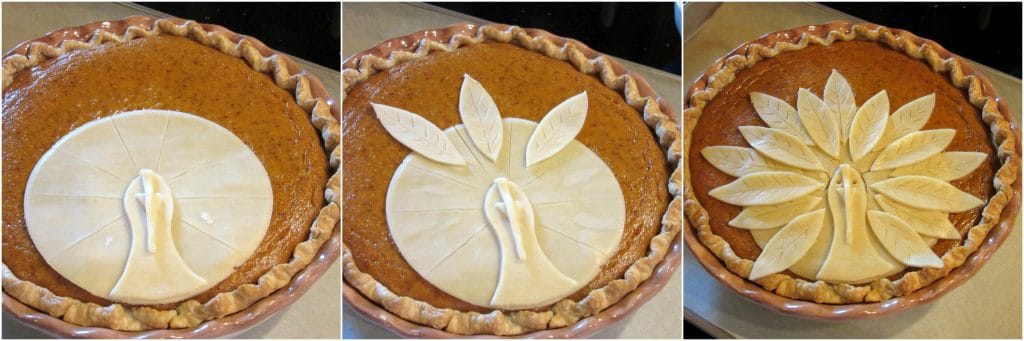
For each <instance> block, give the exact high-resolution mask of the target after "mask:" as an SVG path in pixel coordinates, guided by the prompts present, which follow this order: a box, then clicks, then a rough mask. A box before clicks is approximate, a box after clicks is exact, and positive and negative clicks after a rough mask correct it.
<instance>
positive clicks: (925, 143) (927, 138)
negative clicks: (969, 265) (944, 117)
mask: <svg viewBox="0 0 1024 341" xmlns="http://www.w3.org/2000/svg"><path fill="white" fill-rule="evenodd" d="M954 135H956V130H953V129H935V130H925V131H915V132H913V133H910V134H907V136H904V137H902V138H900V139H899V140H896V141H895V142H893V143H892V144H890V145H889V146H888V147H885V149H883V150H882V152H881V153H879V154H878V157H876V158H875V162H874V163H873V164H871V170H873V171H878V170H886V169H893V168H898V167H903V166H906V165H910V164H913V163H917V162H919V161H921V160H924V159H927V158H929V157H932V156H933V155H935V154H938V153H941V152H942V150H944V149H946V146H949V143H950V142H952V141H953V136H954Z"/></svg>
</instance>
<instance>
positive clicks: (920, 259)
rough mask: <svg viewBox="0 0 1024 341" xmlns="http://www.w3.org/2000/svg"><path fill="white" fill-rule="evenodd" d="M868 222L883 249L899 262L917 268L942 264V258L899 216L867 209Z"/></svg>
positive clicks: (939, 266)
mask: <svg viewBox="0 0 1024 341" xmlns="http://www.w3.org/2000/svg"><path fill="white" fill-rule="evenodd" d="M868 224H869V225H871V231H874V232H875V236H876V237H878V241H879V242H881V243H882V246H883V247H885V250H886V251H889V254H890V255H892V256H893V258H896V260H898V261H899V262H900V263H903V264H905V265H907V266H916V267H919V268H923V267H930V268H941V267H942V266H943V264H942V259H939V257H938V256H936V255H935V253H934V252H932V249H931V248H930V247H928V244H925V242H924V240H923V239H921V236H919V235H918V234H917V232H915V231H914V230H913V229H912V228H911V227H910V225H907V223H905V222H903V220H901V219H900V218H899V217H896V216H895V215H892V214H889V213H885V212H882V211H868Z"/></svg>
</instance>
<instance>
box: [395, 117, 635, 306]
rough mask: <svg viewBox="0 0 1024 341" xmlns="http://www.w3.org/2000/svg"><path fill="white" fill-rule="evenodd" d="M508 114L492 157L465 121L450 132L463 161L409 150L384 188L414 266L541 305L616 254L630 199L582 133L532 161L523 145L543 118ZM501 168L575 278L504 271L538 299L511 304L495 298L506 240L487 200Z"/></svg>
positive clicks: (398, 241)
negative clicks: (558, 280)
mask: <svg viewBox="0 0 1024 341" xmlns="http://www.w3.org/2000/svg"><path fill="white" fill-rule="evenodd" d="M503 123H504V134H503V138H504V143H503V144H502V149H501V153H500V154H498V157H497V159H496V160H495V161H493V162H492V161H491V160H490V159H489V158H488V157H487V156H485V155H484V154H483V153H481V152H480V151H479V150H478V149H477V148H476V147H474V145H473V144H472V142H470V141H471V140H470V136H469V134H468V132H467V131H466V128H465V127H464V126H463V125H461V124H460V125H456V126H454V127H451V128H448V129H446V130H445V131H444V133H445V135H446V137H447V138H448V139H449V140H450V141H451V142H452V144H453V145H454V146H455V149H456V150H457V151H458V152H459V154H460V155H461V156H462V158H463V159H464V160H466V165H465V166H453V165H446V164H441V163H438V162H435V161H431V160H429V159H427V158H425V157H423V156H421V155H419V154H417V153H410V154H409V156H407V157H406V158H405V160H403V162H402V164H401V165H400V166H399V167H398V169H397V170H396V171H395V174H394V176H393V177H392V179H391V184H390V186H389V188H388V193H387V199H386V201H387V202H386V214H387V220H388V226H389V229H390V232H391V237H392V239H393V240H394V241H395V245H396V246H397V247H398V250H399V252H400V253H401V254H402V256H403V257H404V258H405V260H406V261H407V262H408V263H409V264H410V265H411V266H412V268H413V269H414V270H416V272H417V273H419V274H420V276H423V278H424V279H426V280H427V281H428V282H430V283H431V284H433V285H434V286H436V287H438V288H439V289H441V290H443V291H445V292H447V293H448V294H451V295H452V296H455V297H456V298H458V299H461V300H463V301H466V302H469V303H471V304H474V305H477V306H481V307H489V308H495V309H525V308H530V307H537V306H543V305H546V304H551V303H554V302H556V301H558V300H560V299H562V298H564V297H565V296H568V295H570V294H572V293H573V292H575V291H577V290H579V289H580V288H582V287H583V286H584V285H586V284H587V283H589V282H590V281H591V280H592V279H593V278H594V277H595V276H597V273H598V272H599V271H600V270H601V267H602V266H604V264H605V263H606V262H607V261H608V259H609V258H611V256H612V255H614V254H615V252H616V251H617V250H618V247H619V241H620V240H621V238H622V233H623V227H624V224H625V216H626V212H625V210H626V209H625V201H624V199H623V195H622V189H621V188H620V187H619V183H618V181H617V180H616V179H615V175H614V174H613V173H612V171H611V169H610V168H608V166H607V165H605V163H604V161H602V160H601V158H600V157H598V156H597V154H595V153H594V152H593V151H591V150H590V149H588V148H587V147H586V146H585V145H583V144H582V143H580V142H579V141H575V140H574V141H572V142H571V143H569V144H568V145H567V146H566V147H565V148H564V149H563V150H562V151H560V152H559V153H558V154H556V155H554V156H553V157H551V158H550V159H547V160H544V161H542V162H540V163H538V164H536V165H533V166H531V167H526V156H525V154H526V145H527V142H528V140H529V138H530V135H531V134H532V133H533V131H534V129H535V128H536V127H537V123H534V122H531V121H527V120H522V119H515V118H507V119H504V120H503ZM499 177H503V178H506V179H509V180H510V181H512V182H514V183H515V184H517V185H519V186H520V187H521V188H522V190H523V191H524V192H525V193H526V195H527V197H528V198H529V200H530V202H531V203H532V207H533V210H534V214H535V216H536V220H535V224H536V226H535V230H536V235H537V243H538V244H540V245H539V246H540V250H542V251H543V252H544V255H545V256H546V257H547V258H548V259H549V260H550V261H551V263H552V264H553V265H554V266H555V268H557V269H558V270H559V271H560V272H561V273H562V274H564V275H565V276H567V277H569V278H571V279H572V280H574V281H575V286H573V287H562V288H558V289H550V288H547V289H545V288H535V289H534V288H531V285H534V284H536V283H533V282H532V281H529V280H528V279H526V278H523V279H519V280H516V279H512V278H509V279H503V281H508V284H509V285H515V286H518V287H519V288H518V289H519V290H532V291H531V296H532V297H531V299H532V301H530V302H518V304H517V306H515V307H506V306H498V305H493V304H491V299H492V298H493V297H494V296H495V295H494V294H495V290H497V288H498V282H499V273H500V267H501V254H502V251H501V250H502V248H503V246H502V245H501V241H499V239H498V237H497V236H496V233H495V231H494V230H492V227H491V226H490V224H489V223H488V222H487V219H486V218H485V215H484V207H483V206H484V201H485V198H484V197H485V195H486V193H487V191H488V189H489V188H490V187H491V185H492V184H493V183H494V180H495V179H496V178H499ZM508 242H511V240H509V241H508ZM508 246H510V245H507V246H506V247H508Z"/></svg>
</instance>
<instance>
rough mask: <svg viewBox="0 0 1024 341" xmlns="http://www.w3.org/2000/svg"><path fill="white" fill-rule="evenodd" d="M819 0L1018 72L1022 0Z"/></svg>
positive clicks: (966, 56)
mask: <svg viewBox="0 0 1024 341" xmlns="http://www.w3.org/2000/svg"><path fill="white" fill-rule="evenodd" d="M822 5H825V6H828V7H831V8H834V9H836V10H839V11H842V12H845V13H847V14H850V15H852V16H855V17H858V18H861V19H864V20H866V21H869V22H873V23H876V24H879V25H883V26H888V27H892V28H901V29H904V30H907V31H910V32H913V33H914V34H916V35H918V36H920V37H924V38H927V39H931V40H934V41H936V42H938V43H939V45H942V47H945V48H946V49H947V50H949V51H950V52H953V53H955V54H958V55H960V56H962V57H965V58H968V59H971V60H973V61H976V62H978V63H981V64H985V65H987V66H990V67H992V68H995V69H997V70H999V71H1002V72H1006V73H1008V74H1011V75H1014V76H1015V77H1017V78H1020V77H1021V44H1020V42H1021V34H1020V31H1021V3H1020V2H1014V3H941V4H939V3H885V4H882V3H870V4H869V3H842V2H826V3H822Z"/></svg>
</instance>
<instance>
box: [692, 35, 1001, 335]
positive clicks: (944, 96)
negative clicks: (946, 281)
mask: <svg viewBox="0 0 1024 341" xmlns="http://www.w3.org/2000/svg"><path fill="white" fill-rule="evenodd" d="M688 97H689V98H688V106H687V107H686V109H685V110H684V121H685V124H684V126H685V128H684V131H685V139H684V143H683V144H684V146H683V147H684V149H685V150H686V153H687V154H686V155H687V156H688V157H686V158H685V162H684V163H685V168H686V171H685V173H686V176H685V197H686V205H685V211H686V212H685V213H686V216H687V218H688V220H689V222H690V224H691V225H690V226H691V228H692V232H693V233H694V234H695V235H696V237H697V239H698V240H699V241H700V243H701V244H702V245H700V247H702V248H706V249H707V250H709V251H710V252H711V253H713V254H714V255H715V256H716V257H717V258H718V259H719V261H720V262H721V263H720V264H722V265H721V267H724V268H725V269H727V270H728V271H729V272H732V273H733V274H735V275H737V276H739V277H741V278H743V279H745V280H746V281H750V282H754V283H756V284H757V285H758V286H760V287H761V288H763V289H764V290H767V291H769V292H773V293H774V294H775V295H779V296H782V297H785V298H789V299H794V300H802V301H810V302H815V303H824V304H859V303H873V302H881V301H886V300H889V299H891V298H895V297H902V296H907V295H910V294H911V293H914V292H915V291H918V290H920V289H922V288H924V287H926V286H928V285H929V284H931V283H933V282H935V281H937V280H939V279H941V278H943V277H945V276H947V275H949V274H950V273H951V272H952V271H954V270H955V269H957V268H958V267H960V266H961V265H963V264H964V263H965V261H966V260H967V259H968V258H969V257H971V256H972V254H974V253H975V252H976V251H977V250H978V248H979V246H981V245H982V244H983V243H984V241H985V240H986V238H988V235H989V232H990V231H991V230H993V229H994V228H995V227H996V226H997V225H998V224H1000V220H1001V219H1003V218H1002V217H1001V214H1002V212H1003V210H1004V207H1007V205H1013V204H1014V202H1018V203H1019V199H1014V190H1013V184H1014V181H1016V180H1017V179H1018V178H1019V177H1020V152H1019V150H1017V148H1019V147H1016V146H1015V143H1016V142H1015V136H1014V132H1013V131H1011V127H1010V124H1009V122H1008V117H1009V116H1008V115H1009V113H1007V112H1006V109H1005V107H1004V108H1000V104H999V100H998V97H996V95H995V93H994V90H993V88H992V85H991V84H990V83H988V81H987V80H986V79H984V77H982V76H980V75H979V74H977V73H974V71H973V70H971V69H969V68H967V67H966V65H965V64H964V62H963V61H962V60H960V59H959V58H958V57H956V56H953V55H952V54H950V53H949V52H948V51H945V50H944V49H942V48H941V47H939V46H938V45H937V44H935V43H934V42H931V41H927V40H924V39H921V38H918V37H916V36H914V35H912V34H910V33H908V32H905V31H901V30H891V29H888V28H885V27H880V26H876V25H871V24H855V25H853V24H847V23H840V22H835V23H829V24H826V25H815V26H808V27H801V28H797V29H794V30H789V31H783V32H779V33H776V34H770V35H766V36H765V37H764V38H761V39H759V40H756V41H753V42H750V43H747V44H744V45H741V46H740V47H739V48H737V49H736V50H734V51H733V52H732V53H730V54H729V55H727V56H725V57H723V58H722V59H721V60H719V61H718V62H717V63H716V64H715V65H713V66H712V67H711V68H709V70H708V72H707V73H706V74H705V75H704V77H702V78H701V79H700V80H699V81H698V84H697V85H695V86H694V88H693V89H691V92H690V93H689V95H688ZM1015 211H1016V210H1015V209H1013V210H1010V212H1015ZM1010 221H1012V217H1011V218H1010ZM1000 240H1001V239H1000ZM996 245H998V244H996ZM705 266H706V267H709V266H710V267H717V265H713V264H711V265H705ZM723 282H725V281H724V280H723ZM752 295H753V294H752ZM757 296H758V297H762V298H763V300H764V301H766V302H767V301H772V302H779V304H778V309H779V310H782V311H792V310H798V309H795V308H785V307H782V305H783V303H781V302H783V301H781V300H776V299H774V298H772V299H768V298H765V297H767V296H764V295H762V294H757ZM772 296H774V295H772ZM755 300H758V301H761V299H758V298H755ZM798 305H799V304H797V305H794V306H793V307H796V306H798ZM817 311H822V310H821V309H819V310H817ZM829 316H834V315H829Z"/></svg>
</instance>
